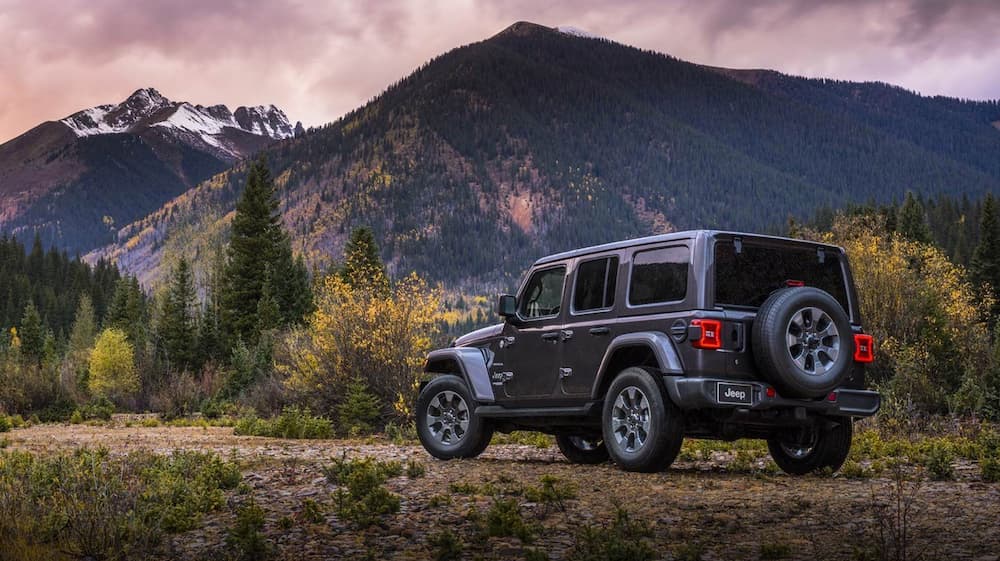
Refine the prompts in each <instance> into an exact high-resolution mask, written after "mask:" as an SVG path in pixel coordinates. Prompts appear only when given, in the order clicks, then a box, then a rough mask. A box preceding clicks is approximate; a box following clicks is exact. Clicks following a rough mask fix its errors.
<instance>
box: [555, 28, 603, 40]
mask: <svg viewBox="0 0 1000 561" xmlns="http://www.w3.org/2000/svg"><path fill="white" fill-rule="evenodd" d="M556 31H558V32H559V33H564V34H566V35H572V36H574V37H583V38H584V39H600V38H601V37H600V36H598V35H594V34H593V33H589V32H587V31H584V30H582V29H580V28H579V27H573V26H572V25H560V26H558V27H556Z"/></svg>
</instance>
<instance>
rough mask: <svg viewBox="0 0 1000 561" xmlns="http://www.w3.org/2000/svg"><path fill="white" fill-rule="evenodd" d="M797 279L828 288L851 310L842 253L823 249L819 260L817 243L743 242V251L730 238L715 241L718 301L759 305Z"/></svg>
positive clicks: (804, 282)
mask: <svg viewBox="0 0 1000 561" xmlns="http://www.w3.org/2000/svg"><path fill="white" fill-rule="evenodd" d="M789 281H791V282H789ZM798 283H802V285H804V286H813V287H816V288H819V289H821V290H825V291H826V292H829V293H830V295H831V296H833V297H834V298H835V299H836V300H837V302H840V305H841V306H843V308H844V310H850V308H849V307H848V303H847V284H846V282H845V280H844V271H843V268H842V267H841V264H840V254H839V253H836V252H833V251H823V259H822V261H820V257H819V254H818V253H817V249H816V248H815V247H808V246H805V247H770V246H767V245H755V244H753V243H748V242H743V247H742V251H741V252H740V253H736V247H735V246H734V245H733V242H731V241H720V242H717V243H716V244H715V303H716V304H718V305H723V306H725V305H730V306H747V307H754V308H757V307H760V305H761V304H763V303H764V301H765V300H767V297H768V296H770V295H771V293H772V292H774V291H775V290H778V289H780V288H785V287H786V286H792V285H798Z"/></svg>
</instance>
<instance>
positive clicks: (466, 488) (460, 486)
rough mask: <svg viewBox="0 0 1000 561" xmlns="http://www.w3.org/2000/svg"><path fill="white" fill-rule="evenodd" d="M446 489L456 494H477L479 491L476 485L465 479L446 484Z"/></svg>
mask: <svg viewBox="0 0 1000 561" xmlns="http://www.w3.org/2000/svg"><path fill="white" fill-rule="evenodd" d="M448 490H449V491H451V492H452V493H454V494H456V495H478V494H479V493H480V491H481V489H480V488H479V486H478V485H476V484H475V483H468V482H466V481H462V482H460V483H452V484H450V485H448Z"/></svg>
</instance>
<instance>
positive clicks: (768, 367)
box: [416, 230, 880, 474]
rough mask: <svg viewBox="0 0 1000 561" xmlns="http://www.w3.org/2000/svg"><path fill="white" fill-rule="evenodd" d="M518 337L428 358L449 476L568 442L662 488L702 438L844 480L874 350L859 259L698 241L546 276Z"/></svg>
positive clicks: (427, 401) (715, 235)
mask: <svg viewBox="0 0 1000 561" xmlns="http://www.w3.org/2000/svg"><path fill="white" fill-rule="evenodd" d="M497 308H498V312H499V314H500V316H502V317H503V319H504V321H503V323H501V324H499V325H494V326H492V327H487V328H484V329H480V330H478V331H474V332H472V333H469V334H467V335H464V336H462V337H459V338H458V339H457V340H455V342H454V343H453V344H452V346H451V347H449V348H446V349H439V350H435V351H433V352H431V353H430V354H429V355H428V356H427V362H426V364H425V366H424V370H425V372H427V373H428V380H427V381H425V382H424V383H423V384H422V385H421V388H420V395H419V397H418V399H417V407H416V416H417V431H418V434H419V436H420V441H421V443H422V444H423V445H424V447H425V448H426V449H427V451H428V452H429V453H430V454H431V455H433V456H435V457H437V458H441V459H450V458H470V457H474V456H477V455H478V454H480V453H481V452H482V451H483V450H484V449H485V448H486V446H487V445H488V444H489V442H490V439H491V438H492V436H493V433H494V431H502V432H509V431H512V430H536V431H542V432H545V433H549V434H553V435H555V437H556V441H557V442H558V444H559V448H560V450H561V451H562V452H563V454H564V455H565V456H566V458H568V459H569V460H570V461H572V462H578V463H600V462H605V461H607V460H608V459H609V457H610V459H611V460H613V461H614V462H615V463H616V464H618V466H620V467H621V468H622V469H626V470H631V471H659V470H662V469H664V468H666V467H667V466H669V465H670V464H671V463H672V462H673V460H674V458H676V456H677V453H678V451H679V450H680V447H681V442H682V440H683V439H684V437H685V436H687V437H692V438H713V439H727V440H732V439H737V438H762V439H766V440H767V443H768V449H769V450H770V453H771V456H772V457H773V458H774V461H775V462H776V463H777V464H778V466H779V467H781V469H782V470H784V471H785V472H787V473H790V474H804V473H808V472H811V471H813V470H817V469H822V468H830V469H832V470H834V471H836V470H837V469H839V468H840V466H841V465H842V464H843V462H844V460H845V459H846V458H847V454H848V452H849V450H850V447H851V435H852V422H853V419H854V418H857V417H866V416H870V415H874V414H875V412H876V411H878V408H879V404H880V397H879V394H878V393H876V392H874V391H869V390H867V389H866V388H865V372H864V366H865V364H866V363H869V362H871V361H872V358H873V341H872V338H871V336H869V335H866V334H865V333H864V331H863V330H862V328H861V316H860V314H859V312H858V296H857V293H856V291H855V288H854V282H853V279H852V277H851V270H850V267H849V265H848V261H847V256H846V255H845V253H844V251H843V249H841V248H839V247H835V246H830V245H824V244H819V243H813V242H806V241H801V240H793V239H787V238H777V237H770V236H761V235H755V234H743V233H736V232H718V231H706V230H698V231H690V232H679V233H674V234H666V235H660V236H652V237H647V238H641V239H635V240H628V241H623V242H617V243H611V244H606V245H600V246H595V247H588V248H584V249H579V250H575V251H569V252H566V253H560V254H557V255H551V256H549V257H545V258H542V259H539V260H538V261H536V262H535V264H534V265H532V267H531V269H529V270H528V272H527V274H526V275H525V276H524V280H523V281H522V282H521V286H520V288H519V289H518V292H517V295H516V296H511V295H503V296H500V297H499V300H498V305H497Z"/></svg>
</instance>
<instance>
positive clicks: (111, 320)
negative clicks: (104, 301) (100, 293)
mask: <svg viewBox="0 0 1000 561" xmlns="http://www.w3.org/2000/svg"><path fill="white" fill-rule="evenodd" d="M148 316H149V312H148V310H147V306H146V295H145V294H143V293H142V288H140V287H139V281H138V279H136V278H135V277H127V278H122V279H120V280H119V281H118V282H117V283H116V284H115V292H114V295H113V296H112V297H111V305H110V306H108V313H107V317H105V319H104V327H105V328H116V329H120V330H121V331H124V332H125V334H126V335H127V336H128V339H129V342H130V343H131V344H132V346H133V348H134V350H135V353H136V354H137V355H139V354H141V352H142V349H144V348H145V346H146V338H147V331H148V330H147V329H146V322H147V318H148Z"/></svg>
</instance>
